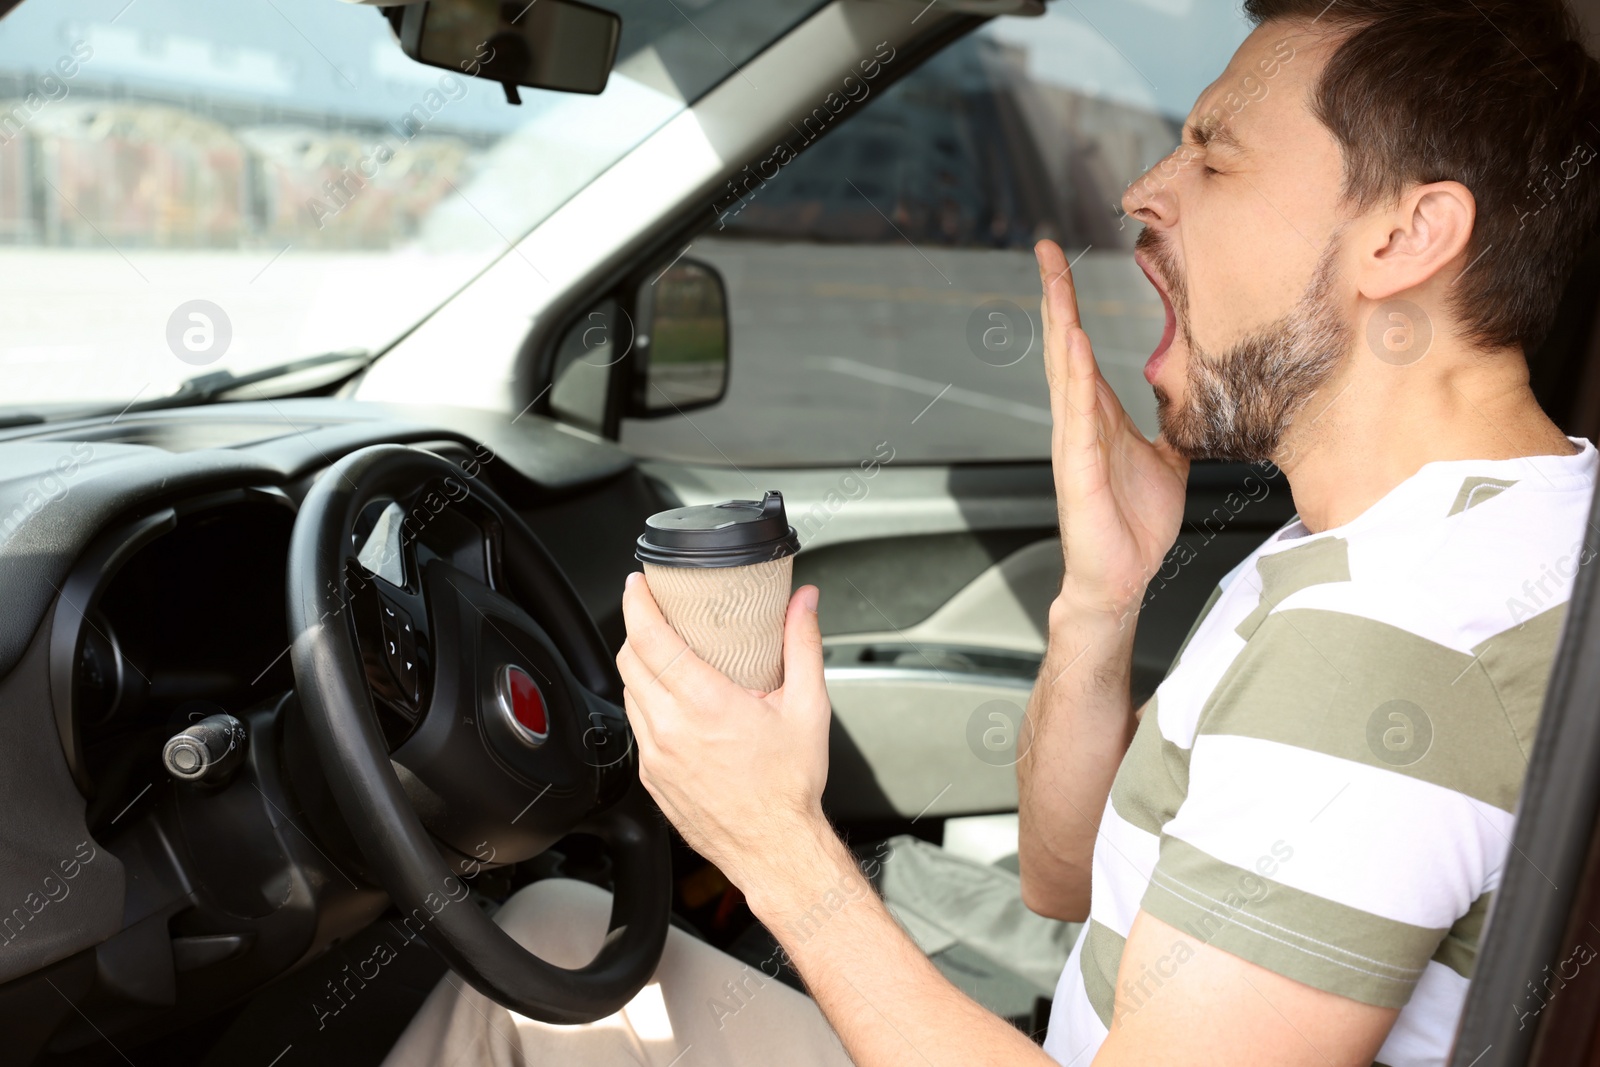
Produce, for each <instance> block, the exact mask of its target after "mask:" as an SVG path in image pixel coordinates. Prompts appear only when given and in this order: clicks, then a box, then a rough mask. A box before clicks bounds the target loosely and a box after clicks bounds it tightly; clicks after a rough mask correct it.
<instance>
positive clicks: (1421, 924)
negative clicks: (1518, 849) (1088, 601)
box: [1045, 440, 1597, 1067]
mask: <svg viewBox="0 0 1600 1067" xmlns="http://www.w3.org/2000/svg"><path fill="white" fill-rule="evenodd" d="M1573 443H1574V444H1575V445H1579V446H1581V447H1582V451H1581V452H1579V453H1578V454H1577V455H1574V456H1537V457H1530V458H1525V459H1514V460H1497V461H1474V460H1463V461H1449V462H1437V463H1429V464H1427V465H1425V466H1424V467H1423V468H1422V469H1421V470H1419V471H1418V472H1417V473H1416V474H1415V475H1413V476H1412V477H1410V478H1408V479H1407V480H1406V481H1404V482H1402V483H1401V484H1400V485H1398V486H1396V487H1395V488H1394V489H1393V490H1391V491H1390V492H1389V493H1388V494H1387V495H1386V496H1384V497H1383V498H1382V499H1381V500H1379V501H1378V502H1377V503H1375V504H1373V505H1372V507H1370V508H1368V509H1367V510H1366V511H1365V512H1363V513H1362V514H1361V515H1360V516H1359V517H1357V518H1356V519H1354V520H1352V521H1351V522H1349V523H1347V524H1345V525H1344V526H1341V527H1337V528H1335V529H1331V530H1326V531H1323V532H1321V533H1316V534H1313V533H1310V532H1309V531H1307V530H1306V528H1305V527H1304V526H1303V525H1301V524H1300V522H1299V521H1298V520H1296V521H1293V522H1291V523H1289V525H1288V526H1286V527H1284V528H1283V529H1282V530H1280V531H1278V533H1277V534H1275V535H1274V536H1273V537H1271V538H1270V539H1269V540H1268V541H1267V542H1266V544H1264V545H1262V546H1261V547H1260V548H1258V549H1257V550H1256V551H1255V552H1254V553H1252V554H1251V555H1250V556H1249V557H1248V558H1247V559H1245V560H1244V562H1242V563H1241V564H1240V565H1239V566H1238V567H1236V568H1234V570H1233V571H1231V572H1230V573H1229V574H1228V575H1227V577H1225V578H1224V579H1223V580H1222V582H1221V584H1220V585H1219V587H1218V588H1217V590H1216V591H1215V592H1214V593H1213V594H1212V597H1211V601H1210V602H1209V603H1208V604H1207V606H1206V608H1205V610H1204V611H1202V612H1201V616H1200V619H1199V621H1198V622H1196V623H1195V626H1194V629H1193V630H1191V631H1190V634H1189V637H1188V639H1187V640H1186V641H1185V643H1184V647H1183V648H1182V650H1180V652H1179V654H1178V658H1177V660H1176V661H1175V662H1174V664H1173V666H1172V668H1171V669H1170V670H1169V671H1168V673H1167V676H1166V679H1165V680H1164V681H1163V682H1162V683H1161V685H1160V687H1159V688H1158V689H1157V690H1156V693H1155V696H1153V697H1152V698H1151V700H1150V702H1149V704H1147V705H1146V707H1145V709H1144V716H1143V719H1142V720H1141V722H1140V725H1139V728H1138V730H1137V731H1136V732H1135V734H1134V738H1133V743H1132V744H1131V745H1130V746H1129V749H1128V753H1127V755H1126V756H1125V757H1124V758H1123V761H1122V766H1121V767H1120V769H1119V770H1118V771H1117V776H1116V780H1115V782H1114V784H1113V785H1112V788H1111V798H1110V803H1108V804H1107V805H1106V810H1105V814H1104V816H1103V818H1102V819H1101V824H1100V834H1099V837H1098V839H1097V841H1096V843H1095V851H1094V866H1093V875H1092V887H1091V897H1090V900H1091V904H1090V919H1089V922H1088V924H1087V925H1086V926H1085V928H1084V932H1083V935H1082V936H1081V937H1080V938H1079V940H1078V944H1077V946H1076V947H1075V948H1074V950H1073V953H1072V956H1071V957H1070V958H1069V959H1068V961H1067V966H1066V969H1065V971H1064V972H1063V973H1062V976H1061V981H1060V983H1059V984H1058V985H1057V987H1056V995H1055V1003H1054V1006H1053V1009H1052V1012H1051V1017H1050V1033H1049V1038H1048V1040H1047V1041H1046V1043H1045V1049H1046V1051H1048V1052H1049V1053H1050V1054H1051V1055H1052V1056H1053V1057H1054V1058H1055V1059H1056V1060H1057V1061H1059V1062H1061V1063H1063V1064H1073V1065H1080V1067H1081V1065H1084V1064H1087V1063H1088V1062H1089V1061H1090V1060H1091V1059H1092V1058H1093V1057H1094V1053H1095V1050H1096V1049H1098V1048H1099V1046H1100V1044H1101V1042H1103V1041H1104V1040H1105V1038H1106V1035H1107V1033H1108V1027H1109V1026H1110V1025H1111V1024H1112V1006H1113V1003H1116V1004H1117V1005H1118V1007H1119V1010H1120V1012H1121V1015H1122V1017H1123V1018H1126V1017H1128V1016H1129V1015H1131V1014H1132V1013H1136V1012H1138V1011H1139V1009H1140V1008H1141V1007H1143V1006H1144V1005H1145V1004H1148V1003H1149V1002H1150V1001H1151V1000H1152V999H1153V998H1156V997H1159V996H1161V987H1162V985H1163V984H1165V983H1166V982H1168V981H1170V980H1171V978H1172V977H1173V976H1174V975H1175V974H1176V973H1177V971H1178V969H1179V968H1181V966H1182V964H1183V962H1184V960H1186V959H1187V958H1189V956H1190V955H1192V949H1190V948H1189V947H1187V946H1184V945H1181V944H1180V945H1175V946H1174V950H1173V952H1171V953H1169V954H1168V955H1167V956H1164V957H1162V958H1161V959H1159V960H1157V962H1156V965H1155V966H1154V967H1149V968H1145V969H1144V970H1143V971H1142V973H1140V974H1136V975H1121V976H1120V978H1119V974H1118V967H1119V964H1120V962H1121V958H1122V949H1123V945H1124V943H1125V940H1126V938H1127V936H1128V931H1129V929H1130V928H1131V927H1132V925H1133V920H1134V916H1135V915H1136V914H1137V913H1138V911H1139V910H1140V909H1141V908H1142V909H1143V910H1144V911H1146V912H1148V913H1150V914H1151V915H1152V916H1154V917H1155V918H1157V919H1160V920H1161V921H1163V922H1165V923H1167V924H1169V925H1171V926H1173V927H1176V928H1177V929H1178V930H1181V931H1183V932H1184V933H1185V934H1186V935H1187V936H1188V938H1189V939H1190V940H1194V941H1200V942H1203V943H1206V944H1209V945H1212V946H1214V947H1216V948H1219V949H1222V950H1223V951H1225V952H1229V953H1231V954H1233V955H1235V956H1238V957H1240V958H1241V959H1245V960H1249V961H1251V962H1252V963H1256V964H1259V965H1261V966H1263V967H1266V968H1268V969H1270V970H1272V971H1275V972H1277V973H1278V974H1282V975H1285V976H1287V977H1289V978H1292V979H1294V980H1296V981H1299V982H1304V983H1305V984H1307V985H1310V986H1314V987H1316V988H1318V989H1323V990H1327V991H1329V992H1333V993H1337V994H1340V995H1342V996H1346V997H1350V998H1352V999H1354V1000H1359V1001H1362V1002H1364V1003H1367V1004H1377V1005H1384V1006H1388V1007H1395V1008H1400V1009H1401V1011H1400V1015H1399V1018H1398V1019H1397V1021H1396V1023H1395V1026H1394V1029H1393V1031H1392V1032H1391V1033H1390V1035H1389V1038H1388V1040H1387V1041H1386V1042H1385V1043H1384V1045H1383V1048H1382V1050H1381V1051H1380V1053H1379V1056H1378V1061H1379V1062H1380V1063H1382V1064H1386V1065H1389V1067H1417V1065H1423V1064H1443V1063H1444V1062H1445V1060H1446V1058H1447V1056H1448V1054H1449V1051H1450V1045H1451V1041H1452V1039H1453V1037H1454V1034H1455V1028H1456V1023H1457V1020H1458V1018H1459V1016H1460V1013H1461V1006H1462V1003H1463V1000H1464V998H1465V996H1466V990H1467V982H1468V980H1469V979H1470V977H1471V975H1472V969H1473V964H1474V963H1475V961H1476V959H1477V951H1478V937H1479V933H1480V931H1481V930H1482V928H1483V922H1484V918H1485V916H1486V915H1487V913H1488V910H1489V905H1490V902H1491V900H1492V899H1493V894H1494V891H1495V888H1496V887H1497V886H1498V885H1499V883H1500V874H1501V867H1502V865H1503V864H1504V863H1505V862H1506V855H1507V852H1508V849H1509V844H1510V840H1511V831H1512V816H1513V812H1514V811H1515V809H1516V804H1517V797H1518V794H1519V792H1520V789H1521V786H1522V776H1523V772H1524V770H1525V769H1526V767H1527V761H1528V755H1529V752H1530V750H1531V746H1532V742H1533V733H1534V727H1535V725H1536V723H1537V720H1538V716H1539V711H1540V707H1541V705H1542V703H1543V699H1544V690H1545V685H1546V681H1547V678H1548V675H1549V673H1550V667H1551V662H1552V659H1553V657H1554V654H1555V648H1556V642H1557V640H1558V638H1559V636H1560V632H1561V626H1562V622H1563V619H1564V617H1565V613H1566V604H1567V600H1568V598H1569V596H1570V595H1571V590H1572V581H1573V576H1574V575H1575V574H1576V573H1577V568H1578V566H1579V565H1580V563H1586V562H1588V559H1587V558H1586V557H1584V556H1583V552H1584V549H1583V534H1584V529H1585V524H1586V522H1587V521H1588V515H1589V508H1590V503H1591V498H1592V497H1593V494H1594V490H1595V475H1596V466H1597V456H1596V451H1595V448H1594V446H1593V445H1591V444H1589V443H1588V442H1587V441H1578V440H1574V442H1573ZM1119 983H1120V984H1119Z"/></svg>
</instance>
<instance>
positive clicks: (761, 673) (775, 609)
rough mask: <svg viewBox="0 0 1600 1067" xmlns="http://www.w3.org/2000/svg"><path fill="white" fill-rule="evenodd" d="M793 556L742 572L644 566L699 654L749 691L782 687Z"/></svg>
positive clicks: (674, 623)
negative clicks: (784, 638)
mask: <svg viewBox="0 0 1600 1067" xmlns="http://www.w3.org/2000/svg"><path fill="white" fill-rule="evenodd" d="M793 573H794V557H793V556H784V557H783V558H781V559H774V560H766V561H763V562H761V563H752V564H749V565H747V566H743V567H663V566H660V565H659V564H655V563H645V564H644V577H645V581H646V582H647V583H649V586H650V595H651V596H653V597H655V598H656V603H657V604H659V605H660V606H661V613H662V614H663V615H665V616H666V619H667V623H668V624H669V625H671V627H672V628H673V629H674V630H676V631H677V632H678V636H679V637H681V638H683V640H684V643H685V644H687V645H688V646H689V647H690V648H692V649H694V651H695V654H696V655H698V656H699V657H700V658H701V659H703V660H705V661H706V662H707V663H709V664H711V665H712V666H713V667H715V668H717V670H719V671H721V672H722V673H723V674H726V675H727V676H728V677H729V678H732V679H733V680H734V681H735V682H738V683H739V684H740V685H742V686H744V687H746V688H748V689H759V690H761V691H762V692H768V693H770V692H771V691H772V690H774V689H776V688H778V687H779V686H780V685H782V684H783V618H784V613H785V611H786V610H787V609H788V606H789V583H790V582H791V581H792V578H793Z"/></svg>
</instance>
